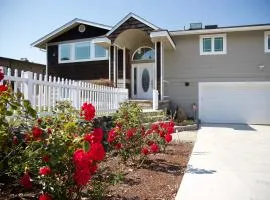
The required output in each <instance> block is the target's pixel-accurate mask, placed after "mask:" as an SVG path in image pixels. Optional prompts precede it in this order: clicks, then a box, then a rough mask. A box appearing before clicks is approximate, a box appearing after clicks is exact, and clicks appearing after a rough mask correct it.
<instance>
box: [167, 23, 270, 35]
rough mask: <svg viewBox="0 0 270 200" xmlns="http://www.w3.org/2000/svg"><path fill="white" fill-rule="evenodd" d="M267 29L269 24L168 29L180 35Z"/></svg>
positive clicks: (269, 26)
mask: <svg viewBox="0 0 270 200" xmlns="http://www.w3.org/2000/svg"><path fill="white" fill-rule="evenodd" d="M269 29H270V25H263V26H245V27H229V28H226V27H222V28H217V29H200V30H183V31H170V34H171V35H172V36H180V35H196V34H211V33H226V32H240V31H256V30H269Z"/></svg>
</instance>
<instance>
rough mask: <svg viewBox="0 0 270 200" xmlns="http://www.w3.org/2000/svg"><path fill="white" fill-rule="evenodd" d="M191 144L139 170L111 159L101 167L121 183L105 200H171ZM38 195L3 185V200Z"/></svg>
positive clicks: (160, 155)
mask: <svg viewBox="0 0 270 200" xmlns="http://www.w3.org/2000/svg"><path fill="white" fill-rule="evenodd" d="M193 145H194V144H193V143H192V142H185V143H180V142H177V143H171V144H170V145H168V147H167V149H166V152H165V153H158V154H156V155H150V156H149V160H147V161H145V163H144V164H143V165H142V166H140V167H139V168H134V167H128V166H125V165H119V163H121V162H119V160H118V159H119V158H117V157H110V158H108V159H107V160H106V161H105V162H103V163H102V164H101V166H100V168H101V169H104V172H106V173H108V174H110V173H115V172H116V171H117V170H119V169H121V174H123V176H122V179H121V180H120V181H118V182H117V183H116V184H115V185H113V184H108V187H107V188H106V196H105V198H104V199H105V200H146V199H147V200H154V199H155V200H172V199H175V196H176V193H177V191H178V188H179V186H180V183H181V180H182V178H183V175H184V171H185V169H186V166H187V163H188V160H189V157H190V155H191V152H192V148H193ZM38 193H39V191H38V190H37V191H35V192H26V191H25V190H23V189H22V187H21V186H20V185H19V184H18V183H15V184H14V182H13V183H11V182H10V183H5V184H3V183H2V184H1V180H0V200H4V199H9V200H11V199H12V200H22V199H27V200H30V199H31V200H32V199H36V198H37V196H38Z"/></svg>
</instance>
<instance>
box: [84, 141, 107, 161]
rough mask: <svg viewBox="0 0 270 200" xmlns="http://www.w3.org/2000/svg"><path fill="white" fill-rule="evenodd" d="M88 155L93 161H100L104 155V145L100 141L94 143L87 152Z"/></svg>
mask: <svg viewBox="0 0 270 200" xmlns="http://www.w3.org/2000/svg"><path fill="white" fill-rule="evenodd" d="M88 154H89V156H90V157H91V158H92V159H93V160H95V161H101V160H103V159H104V157H105V151H104V147H103V145H102V144H101V143H94V144H92V145H91V149H90V151H89V152H88Z"/></svg>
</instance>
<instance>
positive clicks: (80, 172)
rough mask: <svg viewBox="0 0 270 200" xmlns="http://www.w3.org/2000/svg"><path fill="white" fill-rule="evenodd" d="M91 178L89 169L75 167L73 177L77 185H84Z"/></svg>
mask: <svg viewBox="0 0 270 200" xmlns="http://www.w3.org/2000/svg"><path fill="white" fill-rule="evenodd" d="M90 178H91V174H90V170H89V169H88V168H83V169H76V171H75V173H74V175H73V179H74V181H75V182H76V184H77V185H80V186H85V185H86V184H87V183H88V181H89V180H90Z"/></svg>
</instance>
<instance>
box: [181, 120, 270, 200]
mask: <svg viewBox="0 0 270 200" xmlns="http://www.w3.org/2000/svg"><path fill="white" fill-rule="evenodd" d="M176 200H270V126H257V125H256V126H255V125H254V126H253V125H250V126H248V125H225V124H223V125H208V126H204V127H202V128H201V129H200V130H199V131H198V135H197V141H196V143H195V146H194V149H193V153H192V156H191V158H190V161H189V165H188V169H187V171H186V173H185V175H184V178H183V180H182V183H181V186H180V189H179V191H178V193H177V197H176Z"/></svg>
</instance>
